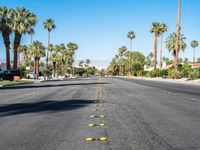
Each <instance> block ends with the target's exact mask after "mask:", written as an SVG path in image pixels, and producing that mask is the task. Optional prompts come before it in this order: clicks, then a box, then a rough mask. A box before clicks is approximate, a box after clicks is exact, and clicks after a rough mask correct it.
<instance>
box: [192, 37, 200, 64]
mask: <svg viewBox="0 0 200 150" xmlns="http://www.w3.org/2000/svg"><path fill="white" fill-rule="evenodd" d="M198 46H199V42H198V41H196V40H193V41H192V42H191V47H192V48H193V49H194V50H193V63H195V60H196V59H195V48H196V47H198Z"/></svg>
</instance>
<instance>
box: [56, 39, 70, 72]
mask: <svg viewBox="0 0 200 150" xmlns="http://www.w3.org/2000/svg"><path fill="white" fill-rule="evenodd" d="M55 49H56V50H57V51H58V59H59V61H60V62H61V70H62V71H61V72H62V76H65V63H66V61H67V60H68V55H67V48H66V46H65V44H63V43H62V44H60V45H56V46H55Z"/></svg>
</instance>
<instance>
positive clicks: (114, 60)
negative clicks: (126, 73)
mask: <svg viewBox="0 0 200 150" xmlns="http://www.w3.org/2000/svg"><path fill="white" fill-rule="evenodd" d="M111 67H112V73H113V75H114V74H115V72H116V68H117V60H116V59H115V58H113V59H112V62H111Z"/></svg>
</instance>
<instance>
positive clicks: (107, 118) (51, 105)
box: [0, 78, 200, 150]
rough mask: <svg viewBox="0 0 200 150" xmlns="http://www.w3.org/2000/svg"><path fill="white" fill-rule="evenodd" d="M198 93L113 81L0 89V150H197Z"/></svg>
mask: <svg viewBox="0 0 200 150" xmlns="http://www.w3.org/2000/svg"><path fill="white" fill-rule="evenodd" d="M199 91H200V88H199V86H192V85H184V84H172V83H163V82H160V83H159V82H155V81H144V80H134V79H117V78H102V79H101V78H88V79H70V80H64V81H48V82H43V83H38V84H29V85H21V86H17V87H12V86H11V87H8V88H5V89H0V149H3V150H4V149H5V150H28V149H30V150H65V149H66V150H148V149H150V150H165V149H166V150H168V149H184V150H185V149H200V143H199V141H200V117H199V116H200V109H199V108H200V92H199Z"/></svg>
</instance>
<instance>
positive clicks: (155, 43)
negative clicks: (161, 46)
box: [154, 33, 157, 70]
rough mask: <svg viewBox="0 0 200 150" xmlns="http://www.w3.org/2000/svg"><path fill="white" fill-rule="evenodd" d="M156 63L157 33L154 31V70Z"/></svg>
mask: <svg viewBox="0 0 200 150" xmlns="http://www.w3.org/2000/svg"><path fill="white" fill-rule="evenodd" d="M156 64H157V34H156V33H154V70H156Z"/></svg>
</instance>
